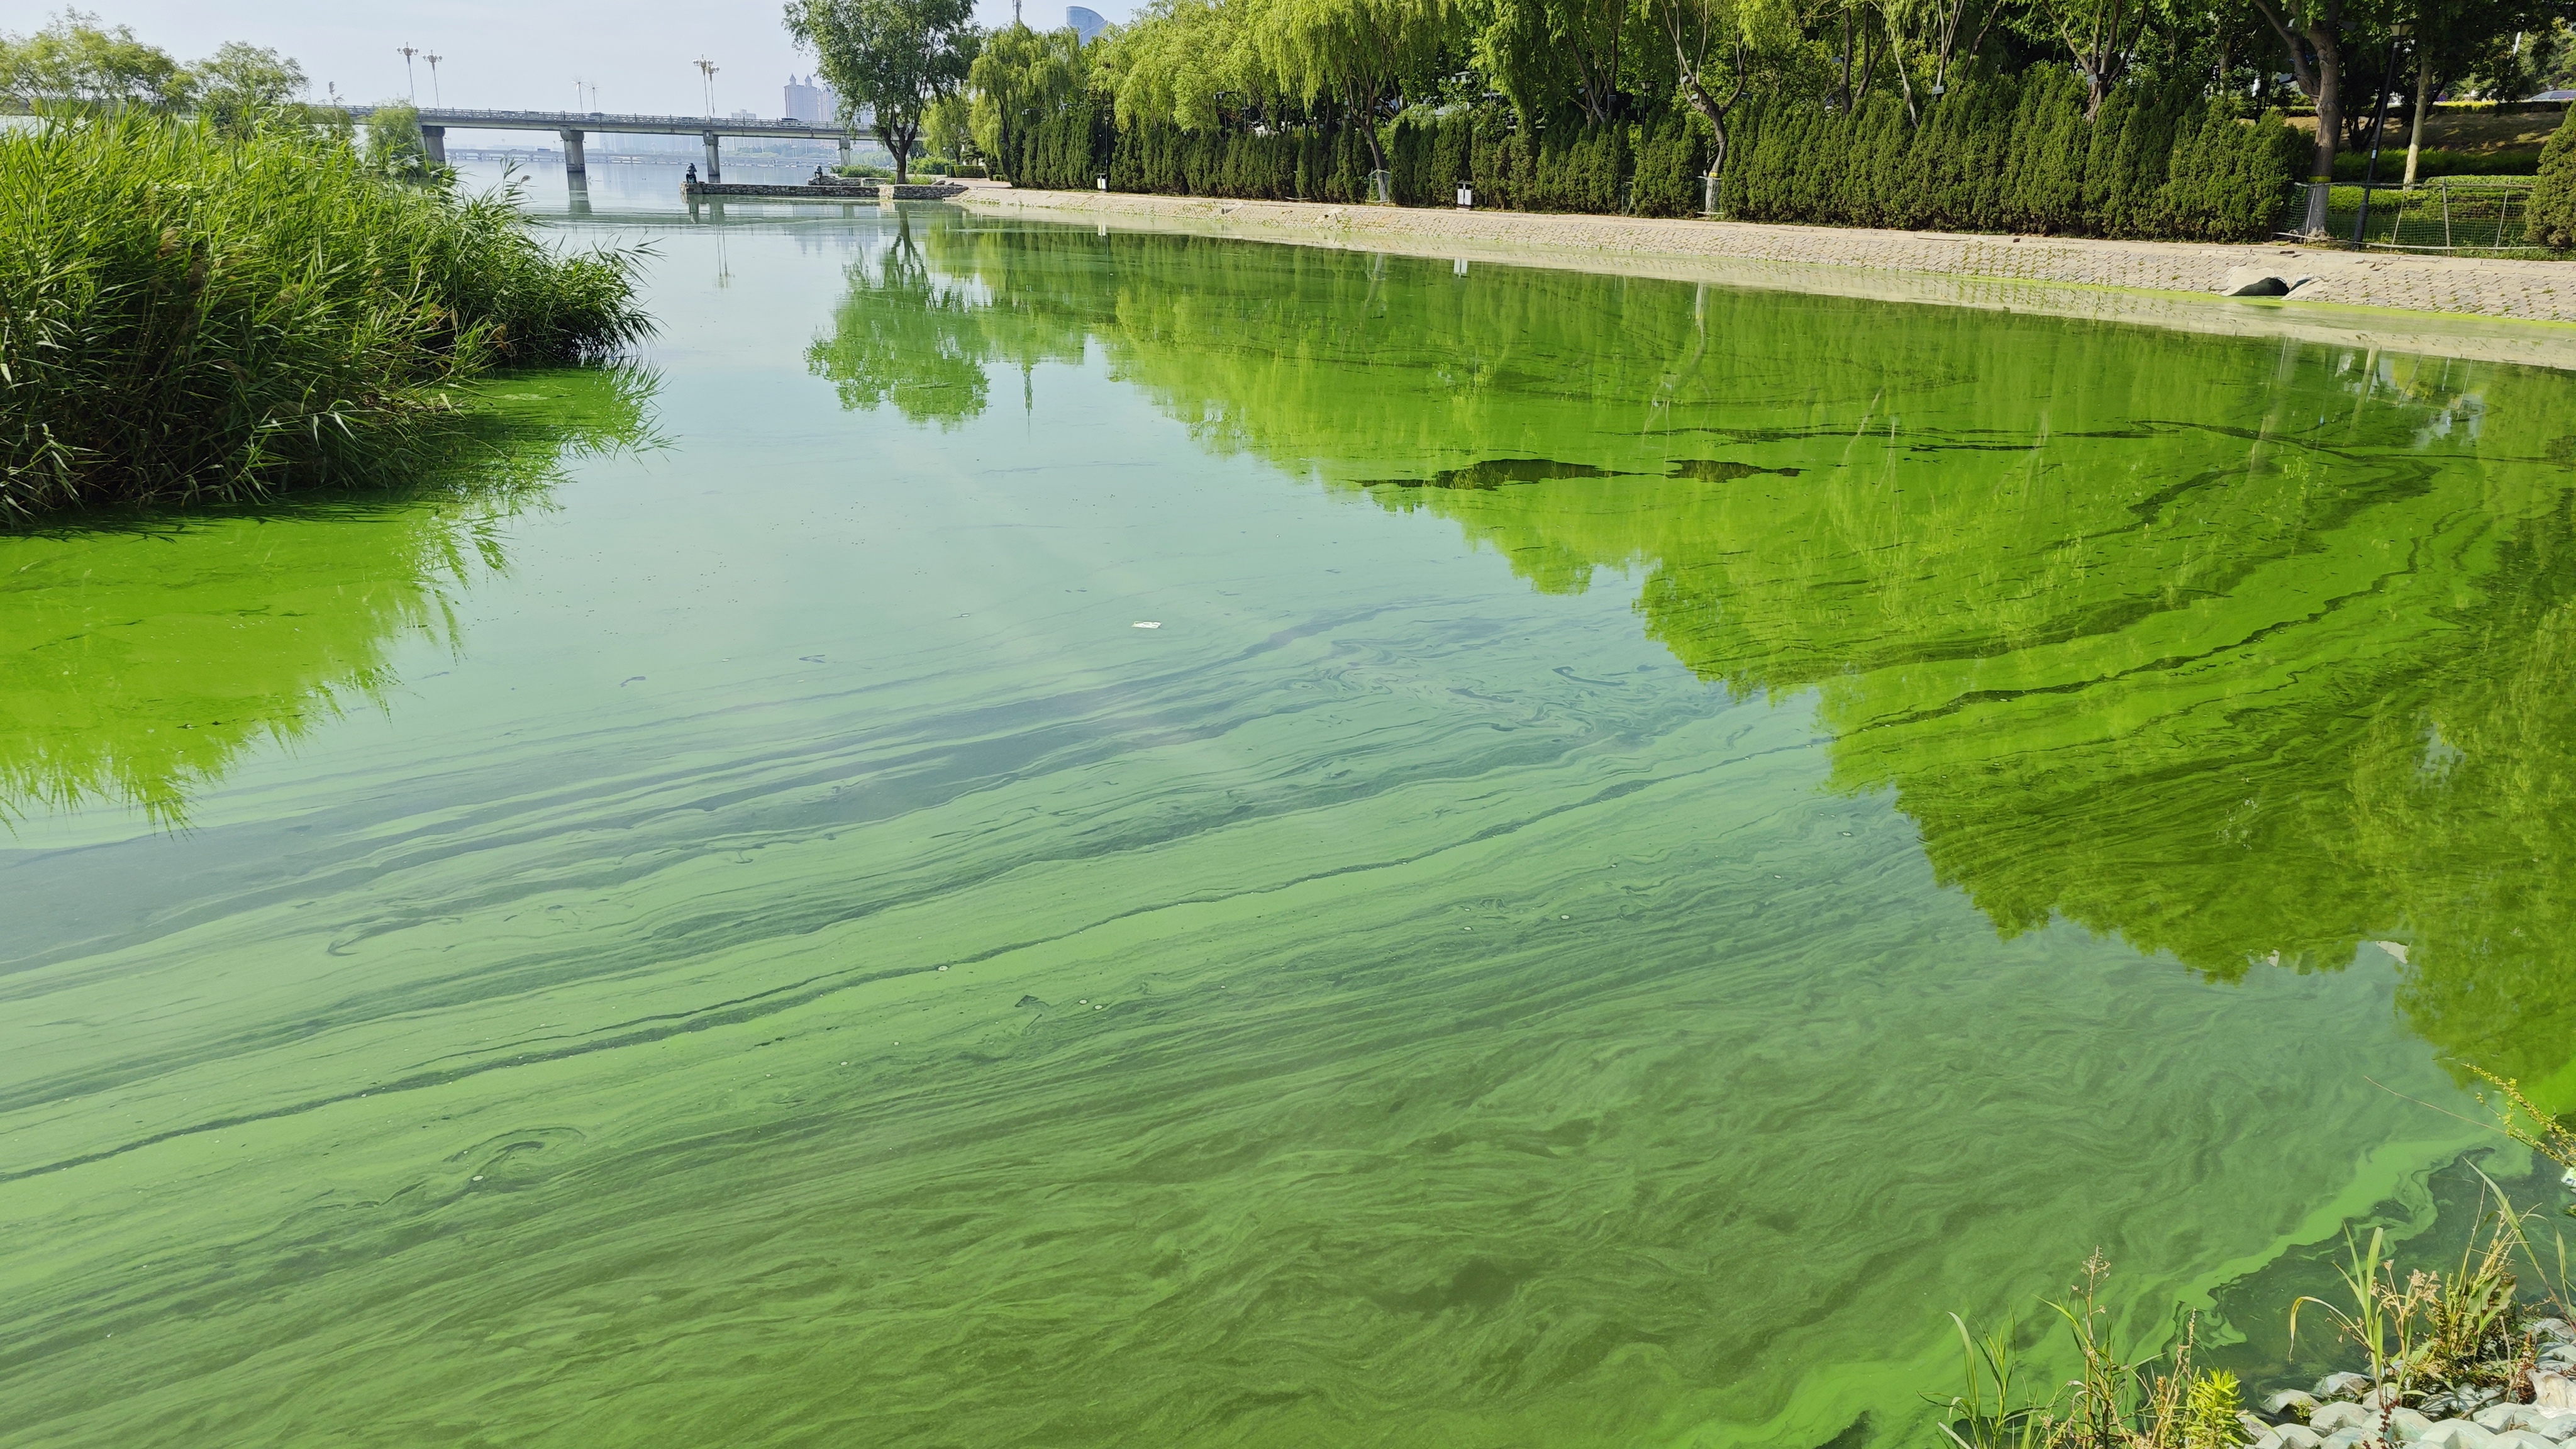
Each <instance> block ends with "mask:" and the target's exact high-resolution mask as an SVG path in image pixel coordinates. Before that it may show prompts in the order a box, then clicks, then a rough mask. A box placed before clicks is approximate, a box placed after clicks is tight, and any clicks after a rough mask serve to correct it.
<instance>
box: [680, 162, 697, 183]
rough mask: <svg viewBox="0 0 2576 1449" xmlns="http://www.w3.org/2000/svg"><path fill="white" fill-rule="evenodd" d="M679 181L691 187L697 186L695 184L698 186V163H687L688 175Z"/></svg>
mask: <svg viewBox="0 0 2576 1449" xmlns="http://www.w3.org/2000/svg"><path fill="white" fill-rule="evenodd" d="M681 180H682V181H684V182H686V183H687V184H688V185H691V186H695V185H697V184H698V163H697V162H695V161H692V162H690V163H689V174H688V175H686V176H684V177H682V178H681Z"/></svg>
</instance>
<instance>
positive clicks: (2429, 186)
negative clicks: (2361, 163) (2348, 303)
mask: <svg viewBox="0 0 2576 1449" xmlns="http://www.w3.org/2000/svg"><path fill="white" fill-rule="evenodd" d="M2361 197H2362V192H2361V188H2360V187H2358V186H2337V187H2335V188H2334V190H2333V191H2332V192H2331V193H2329V197H2328V204H2327V207H2326V235H2328V236H2329V237H2332V238H2333V239H2334V240H2336V241H2340V242H2350V241H2351V240H2352V239H2353V228H2354V226H2355V224H2356V223H2360V222H2361V221H2362V215H2361ZM2530 204H2531V180H2530V178H2528V177H2520V176H2517V177H2508V178H2501V179H2498V180H2495V181H2487V180H2483V179H2480V178H2476V177H2461V178H2454V179H2451V180H2446V181H2426V182H2422V183H2420V184H2418V185H2417V186H2415V187H2414V188H2413V189H2412V190H2407V189H2402V188H2399V187H2395V186H2386V187H2376V188H2373V189H2372V191H2371V193H2370V217H2369V221H2368V222H2367V224H2366V225H2364V226H2363V229H2362V235H2361V242H2362V245H2363V246H2364V247H2366V248H2369V249H2371V250H2374V251H2400V252H2436V253H2438V252H2532V253H2539V252H2540V251H2541V249H2540V248H2538V247H2534V246H2533V245H2532V244H2531V242H2530V239H2529V238H2528V237H2527V236H2526V235H2525V234H2524V227H2525V223H2526V218H2525V212H2526V211H2527V210H2528V209H2529V207H2530ZM2306 210H2307V197H2306V189H2305V188H2304V187H2303V188H2301V189H2300V193H2299V195H2298V197H2297V199H2296V200H2295V201H2294V202H2293V203H2292V206H2291V211H2290V214H2289V215H2288V216H2286V217H2285V218H2284V219H2283V222H2282V234H2283V235H2284V236H2291V235H2294V234H2295V233H2296V231H2297V229H2298V228H2299V227H2300V226H2301V225H2303V224H2304V223H2305V222H2306V220H2307V215H2306Z"/></svg>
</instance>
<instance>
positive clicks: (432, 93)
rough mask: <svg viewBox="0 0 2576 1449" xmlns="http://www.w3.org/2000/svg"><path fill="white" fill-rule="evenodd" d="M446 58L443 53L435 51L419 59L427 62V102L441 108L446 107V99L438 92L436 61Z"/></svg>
mask: <svg viewBox="0 0 2576 1449" xmlns="http://www.w3.org/2000/svg"><path fill="white" fill-rule="evenodd" d="M446 58H447V57H445V56H443V55H438V54H435V53H432V54H428V55H424V56H422V57H421V59H423V60H425V61H428V62H429V103H430V104H431V105H433V106H436V107H438V108H440V109H441V110H444V109H446V107H447V99H446V97H445V96H443V95H442V94H440V92H439V89H438V63H439V62H440V61H442V60H445V59H446Z"/></svg>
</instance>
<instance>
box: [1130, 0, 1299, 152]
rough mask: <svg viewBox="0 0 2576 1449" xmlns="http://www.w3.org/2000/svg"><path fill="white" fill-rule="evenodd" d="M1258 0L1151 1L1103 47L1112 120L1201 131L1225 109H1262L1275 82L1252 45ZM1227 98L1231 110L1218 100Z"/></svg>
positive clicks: (1275, 90) (1218, 119) (1212, 124)
mask: <svg viewBox="0 0 2576 1449" xmlns="http://www.w3.org/2000/svg"><path fill="white" fill-rule="evenodd" d="M1258 5H1259V0H1154V3H1153V4H1150V5H1148V6H1146V7H1145V9H1144V10H1143V11H1142V12H1140V13H1139V14H1138V15H1137V17H1136V19H1135V21H1134V23H1132V24H1130V25H1128V26H1127V27H1126V28H1124V29H1123V30H1121V31H1119V32H1118V33H1117V34H1116V35H1115V36H1114V37H1112V38H1111V39H1110V40H1109V42H1108V43H1107V44H1106V45H1105V46H1104V47H1103V53H1102V56H1101V59H1100V75H1101V81H1100V84H1101V86H1102V88H1103V89H1104V90H1106V91H1108V92H1109V93H1110V94H1111V95H1113V96H1115V97H1116V98H1117V115H1118V124H1119V125H1121V126H1134V125H1140V124H1161V125H1172V126H1177V127H1179V128H1180V129H1182V130H1184V131H1205V130H1211V129H1214V128H1215V127H1217V126H1219V125H1222V124H1224V121H1225V117H1224V114H1223V112H1224V111H1225V110H1226V109H1234V110H1237V111H1240V110H1244V109H1248V108H1262V107H1267V106H1268V105H1269V104H1270V103H1272V102H1273V101H1275V100H1276V99H1277V97H1278V93H1279V86H1278V84H1277V82H1276V81H1275V79H1274V78H1273V77H1272V75H1271V73H1270V69H1269V66H1268V63H1267V62H1266V61H1265V60H1264V59H1263V58H1262V56H1261V53H1260V51H1259V49H1258V47H1257V46H1256V45H1255V44H1254V27H1253V24H1252V20H1251V17H1252V14H1253V12H1254V11H1255V10H1256V9H1257V8H1258ZM1225 101H1231V102H1233V105H1232V106H1231V107H1227V106H1226V105H1224V104H1223V102H1225Z"/></svg>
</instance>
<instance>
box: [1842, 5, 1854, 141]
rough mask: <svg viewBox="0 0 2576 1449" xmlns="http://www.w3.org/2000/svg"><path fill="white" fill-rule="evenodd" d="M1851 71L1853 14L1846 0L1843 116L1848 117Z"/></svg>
mask: <svg viewBox="0 0 2576 1449" xmlns="http://www.w3.org/2000/svg"><path fill="white" fill-rule="evenodd" d="M1851 70H1852V12H1851V4H1850V0H1844V4H1843V114H1844V115H1846V116H1848V115H1850V114H1851V108H1852V84H1851Z"/></svg>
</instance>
